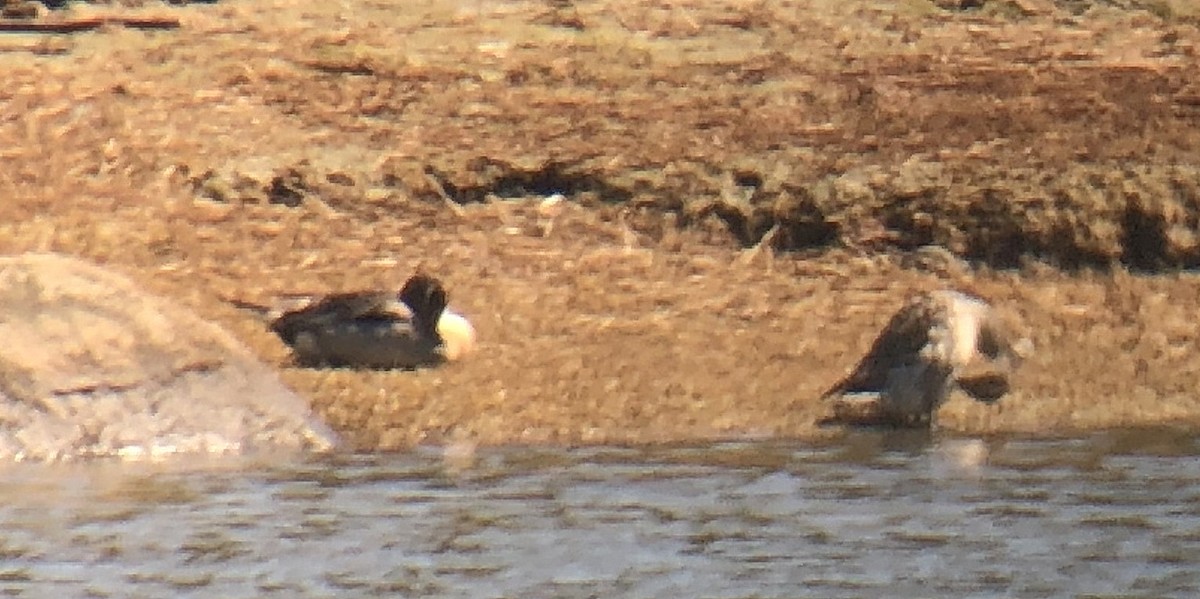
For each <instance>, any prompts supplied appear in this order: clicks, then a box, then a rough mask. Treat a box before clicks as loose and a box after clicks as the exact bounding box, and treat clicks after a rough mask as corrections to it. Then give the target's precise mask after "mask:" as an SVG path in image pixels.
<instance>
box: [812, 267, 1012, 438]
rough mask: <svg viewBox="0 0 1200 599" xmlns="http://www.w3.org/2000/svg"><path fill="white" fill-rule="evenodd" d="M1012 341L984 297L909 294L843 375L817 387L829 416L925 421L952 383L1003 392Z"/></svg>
mask: <svg viewBox="0 0 1200 599" xmlns="http://www.w3.org/2000/svg"><path fill="white" fill-rule="evenodd" d="M1027 344H1028V341H1023V342H1022V343H1021V344H1020V346H1019V347H1018V346H1014V345H1013V344H1012V343H1011V342H1010V335H1009V332H1008V330H1007V328H1006V326H1005V323H1003V322H1002V321H1001V320H1000V319H999V318H998V317H997V316H996V313H995V310H994V309H993V308H992V307H991V306H990V305H989V304H988V303H987V302H985V301H984V300H982V299H980V298H977V297H973V296H970V295H966V294H964V293H960V292H957V291H935V292H932V293H927V294H923V295H920V296H917V297H915V298H913V299H912V300H910V301H909V302H908V303H907V304H906V305H905V306H904V307H902V308H901V309H900V310H899V311H898V312H896V314H895V315H894V316H892V318H891V320H890V321H888V323H887V325H886V326H885V327H884V328H883V331H882V332H881V333H880V334H879V336H878V337H877V338H876V339H875V342H874V343H873V344H872V345H871V349H870V350H869V351H868V352H867V355H866V356H865V357H863V359H862V360H861V361H860V362H859V363H858V365H857V366H856V367H855V368H854V370H853V371H852V372H851V373H850V375H849V376H847V377H846V378H844V379H842V380H841V381H839V382H838V383H837V384H836V385H834V386H833V387H832V388H830V389H829V390H828V391H826V392H825V394H824V395H823V397H824V398H827V399H828V398H835V399H836V400H837V403H835V405H834V414H835V419H837V420H841V421H848V422H862V423H885V424H893V425H899V426H921V425H928V424H929V423H930V421H931V420H932V416H933V413H934V412H935V411H936V410H937V409H938V407H939V406H941V405H942V404H943V403H944V402H945V401H946V399H947V397H948V396H949V394H950V391H951V390H953V389H954V387H958V388H959V389H962V390H963V391H964V392H966V393H967V394H968V395H970V396H972V397H974V398H975V399H977V400H980V401H986V402H993V401H996V400H998V399H1000V398H1001V397H1002V396H1003V395H1004V394H1005V393H1007V392H1008V390H1009V387H1010V380H1011V375H1012V373H1013V371H1014V370H1015V368H1016V367H1017V366H1018V364H1019V363H1020V361H1021V353H1023V351H1018V350H1025V346H1026V345H1027Z"/></svg>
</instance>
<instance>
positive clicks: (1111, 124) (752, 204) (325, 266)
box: [0, 0, 1200, 449]
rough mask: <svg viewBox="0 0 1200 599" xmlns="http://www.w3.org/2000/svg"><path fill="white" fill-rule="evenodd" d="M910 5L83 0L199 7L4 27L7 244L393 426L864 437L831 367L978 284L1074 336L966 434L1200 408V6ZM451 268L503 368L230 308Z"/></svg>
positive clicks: (1165, 417) (432, 435)
mask: <svg viewBox="0 0 1200 599" xmlns="http://www.w3.org/2000/svg"><path fill="white" fill-rule="evenodd" d="M878 4H880V3H875V2H854V1H850V2H843V1H841V0H827V1H826V0H809V1H803V2H801V1H796V2H785V1H779V2H751V1H736V0H729V1H727V2H706V1H700V0H696V1H690V0H680V1H675V2H661V3H627V2H621V1H619V0H596V1H593V2H587V1H578V2H573V3H572V2H520V1H514V2H495V1H489V0H462V1H459V2H455V1H451V0H439V1H436V2H422V3H411V2H403V1H399V0H397V1H394V2H384V1H374V2H371V1H361V2H349V3H335V2H317V1H311V0H309V1H301V0H265V1H258V0H242V1H225V2H221V3H218V4H215V5H197V6H189V7H185V8H169V7H166V6H165V5H159V4H157V3H146V6H144V7H141V8H127V7H126V8H120V7H95V8H90V7H84V8H79V9H76V10H77V11H79V12H85V13H86V12H97V11H122V12H123V13H127V14H161V15H169V16H175V17H178V18H179V19H181V21H182V24H183V27H182V28H181V29H180V30H178V31H173V32H151V33H147V32H142V31H133V30H123V29H119V28H117V29H110V30H107V31H102V32H99V33H87V34H78V35H74V36H70V37H55V36H44V35H43V36H33V35H7V36H5V37H3V38H0V50H2V51H0V81H3V85H0V252H5V253H9V252H22V251H28V250H55V251H61V252H66V253H70V254H75V255H80V256H84V257H88V258H91V259H94V260H97V261H99V262H102V263H106V264H110V265H114V266H117V267H118V268H120V269H121V270H123V271H125V272H128V273H130V274H131V275H133V276H134V277H136V278H138V279H139V280H141V281H144V282H146V283H147V284H148V285H149V286H150V287H151V288H153V289H154V290H156V291H158V292H160V293H162V294H165V295H168V296H170V297H174V298H178V299H179V300H181V301H184V302H187V303H188V304H189V305H192V306H194V307H195V308H196V309H198V310H199V311H200V312H201V313H202V314H203V315H205V316H208V317H210V318H212V319H214V320H216V321H217V322H220V323H221V324H223V325H226V326H228V327H229V328H230V329H231V330H233V331H234V332H235V333H236V334H237V335H239V336H240V337H241V338H243V339H244V340H245V341H246V342H247V343H248V344H249V345H250V346H251V347H252V348H254V349H255V350H256V351H257V352H259V353H260V354H261V355H262V356H263V357H264V359H266V360H268V361H270V362H273V363H276V364H278V365H279V366H280V367H281V368H283V371H284V376H285V379H286V380H287V382H288V383H290V384H291V385H292V386H294V387H295V388H296V389H298V390H300V391H301V392H302V393H304V394H306V395H308V396H310V397H311V398H312V400H313V402H314V404H315V405H316V407H317V409H318V410H319V411H320V412H321V413H322V414H323V415H324V416H325V417H326V418H327V420H328V421H329V422H330V423H331V424H332V425H333V426H334V427H335V428H336V429H338V430H340V431H342V432H344V433H345V434H346V435H347V436H348V438H350V439H351V440H352V442H353V443H354V444H355V445H356V446H358V447H362V448H382V449H395V448H402V447H406V446H410V445H412V444H414V443H419V442H423V441H433V442H437V441H440V440H443V439H445V438H447V437H453V438H468V439H477V440H479V441H481V442H485V443H505V442H557V443H579V442H584V443H594V442H636V443H640V442H663V441H676V440H689V439H698V438H715V437H738V436H745V435H753V436H757V435H770V436H789V437H790V436H796V437H810V436H813V435H821V434H832V433H830V432H828V431H822V429H820V428H819V427H817V426H816V422H817V421H819V420H820V419H821V418H822V417H823V416H825V415H826V413H827V412H826V410H827V406H824V405H822V404H821V402H819V401H817V396H818V395H819V393H820V392H821V391H822V389H823V388H824V387H826V386H827V385H829V384H831V383H832V382H834V381H835V380H837V379H838V378H839V377H840V376H841V375H843V374H844V372H845V371H846V369H847V368H849V367H850V366H851V365H852V364H853V363H854V361H855V360H856V359H857V358H858V357H859V355H860V354H861V353H862V352H863V351H864V350H865V349H866V347H867V346H868V345H869V342H870V340H871V338H872V337H873V335H874V334H875V332H876V331H877V329H878V328H879V327H880V326H881V325H882V324H883V323H884V322H885V321H886V319H887V318H888V317H889V316H890V314H891V312H892V311H893V310H894V309H895V308H896V307H897V306H898V305H899V304H900V302H901V301H902V300H903V298H904V297H905V296H907V295H908V294H911V293H913V292H915V291H918V290H927V289H933V288H936V287H941V286H954V287H960V288H964V289H966V290H969V291H974V292H976V293H979V294H981V295H983V296H984V297H987V298H990V299H992V300H995V301H997V302H999V303H1001V304H1002V305H1004V306H1006V308H1007V309H1010V310H1012V311H1013V312H1014V313H1016V314H1018V315H1019V316H1021V317H1022V318H1023V319H1024V323H1025V329H1026V330H1025V333H1026V334H1027V335H1028V336H1029V337H1030V338H1031V339H1032V340H1033V342H1034V343H1035V345H1036V347H1037V348H1038V352H1037V353H1036V355H1035V356H1034V357H1033V358H1032V359H1031V360H1030V361H1029V362H1028V363H1027V365H1026V368H1024V370H1022V372H1021V373H1020V377H1019V380H1018V381H1017V384H1016V388H1015V393H1014V394H1013V395H1012V396H1010V397H1008V398H1006V399H1005V400H1003V401H1002V402H1001V403H1000V404H999V405H998V406H985V405H977V404H972V403H971V402H970V401H969V400H967V399H965V398H962V397H959V398H956V399H955V400H954V401H952V402H951V403H950V404H948V405H947V406H946V408H944V410H943V411H942V413H941V414H940V422H941V424H942V425H943V426H944V427H946V428H948V429H950V430H953V431H961V432H970V433H974V432H1021V433H1033V434H1059V433H1069V432H1073V431H1077V430H1080V429H1090V428H1097V427H1113V426H1143V425H1145V426H1150V425H1161V424H1170V425H1180V426H1192V425H1194V424H1196V423H1200V394H1197V393H1196V383H1197V381H1200V359H1198V356H1200V354H1198V352H1197V350H1198V348H1197V326H1196V323H1197V319H1198V317H1200V277H1198V276H1196V275H1195V274H1192V273H1188V272H1186V271H1180V270H1178V267H1181V266H1182V267H1190V266H1195V265H1197V264H1200V235H1197V224H1198V219H1200V216H1198V215H1200V166H1198V163H1197V156H1200V154H1198V153H1197V149H1198V147H1200V84H1198V83H1197V82H1196V80H1197V78H1196V77H1195V76H1194V74H1195V73H1197V72H1200V65H1198V64H1197V62H1198V60H1200V59H1198V58H1197V44H1198V43H1200V33H1198V32H1197V27H1196V24H1197V22H1198V20H1200V14H1197V13H1196V12H1195V11H1194V9H1192V12H1190V13H1189V12H1188V10H1189V7H1190V6H1191V4H1189V3H1188V2H1182V1H1181V2H1169V1H1163V2H1154V3H1136V2H1130V3H1124V4H1123V5H1121V6H1117V5H1116V3H1104V2H1095V3H1086V2H1062V3H1060V4H1059V5H1057V6H1056V5H1055V4H1054V3H1052V2H1049V1H1046V2H1039V1H1036V0H1026V1H1022V2H1015V1H1013V2H989V3H987V5H986V6H985V9H984V10H982V11H975V12H956V11H943V10H941V9H939V8H937V7H936V6H935V5H933V4H931V3H929V2H925V1H924V0H909V1H906V2H899V3H896V4H895V5H893V6H890V7H887V8H879V7H877V6H876V5H878ZM554 192H561V193H563V194H564V195H565V196H566V200H565V201H564V202H562V203H559V204H557V205H549V204H545V203H543V199H544V198H545V197H546V196H548V195H549V194H551V193H554ZM764 234H765V235H766V237H765V238H764ZM760 242H761V243H760ZM927 243H935V244H939V245H942V246H944V247H947V248H949V249H950V250H952V251H953V252H954V253H957V254H958V255H960V256H963V257H966V258H969V259H971V260H972V261H973V264H974V265H975V267H974V268H973V269H970V270H967V269H964V268H963V266H962V265H961V264H960V263H958V262H955V261H953V260H947V259H940V258H938V257H937V255H936V254H934V255H932V257H928V256H929V255H927V254H923V253H920V252H914V251H912V250H913V249H914V248H916V247H918V246H920V245H923V244H927ZM417 266H422V267H424V268H427V269H429V270H431V271H434V272H437V273H439V274H440V275H441V276H443V277H444V278H445V280H446V282H447V285H448V286H449V288H450V289H451V303H452V305H453V306H454V307H455V308H456V309H458V310H459V311H461V312H464V313H465V314H467V315H469V316H470V317H471V318H472V319H473V320H474V322H475V323H476V325H477V327H478V329H479V333H480V337H481V341H482V343H481V346H480V351H479V352H478V354H477V355H476V356H474V358H473V359H471V360H469V361H467V362H463V363H460V364H454V365H450V366H447V367H444V368H439V369H432V370H425V371H419V372H355V371H348V370H341V371H329V370H312V369H296V368H291V367H289V366H288V363H289V359H288V354H287V351H286V349H285V348H284V347H283V346H282V345H281V344H280V343H279V342H278V341H277V340H276V339H275V338H274V337H272V336H271V335H270V334H268V332H267V331H266V329H265V328H263V326H262V325H261V323H259V322H257V321H256V320H255V319H254V317H253V316H252V315H249V314H246V313H244V312H240V311H238V310H237V309H235V308H233V307H231V306H230V305H229V304H228V303H226V302H224V301H223V300H224V299H229V298H238V299H242V300H248V301H260V302H268V301H270V300H271V299H272V298H273V297H276V296H280V295H284V294H288V293H294V292H319V291H334V290H350V289H357V288H365V287H379V286H395V285H398V284H399V283H401V282H402V281H403V279H404V278H405V277H406V276H407V275H408V274H409V273H410V272H411V270H412V269H414V268H416V267H417ZM1014 267H1015V268H1014ZM993 268H995V269H994V270H993ZM1131 272H1133V273H1137V274H1130V273H1131ZM1155 273H1159V274H1155ZM1162 273H1166V274H1162Z"/></svg>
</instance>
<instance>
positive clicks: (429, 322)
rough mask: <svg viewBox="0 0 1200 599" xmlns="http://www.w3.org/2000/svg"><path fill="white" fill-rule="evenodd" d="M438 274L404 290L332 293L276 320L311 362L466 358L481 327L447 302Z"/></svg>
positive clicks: (370, 364)
mask: <svg viewBox="0 0 1200 599" xmlns="http://www.w3.org/2000/svg"><path fill="white" fill-rule="evenodd" d="M446 303H447V294H446V290H445V288H444V287H442V284H441V282H440V281H438V280H437V279H435V278H433V277H431V276H429V275H426V274H423V273H418V274H415V275H413V276H412V277H411V278H409V279H408V281H407V282H405V283H404V287H402V288H401V289H400V292H399V293H398V294H391V293H387V292H376V291H366V292H351V293H338V294H333V295H328V296H325V297H322V298H319V299H315V301H313V302H311V303H309V304H308V305H306V306H303V307H300V308H298V309H293V310H290V311H286V312H284V313H282V314H280V315H279V316H278V317H277V318H275V319H274V321H273V322H272V323H271V330H273V331H275V333H276V334H278V335H279V337H280V338H281V339H283V341H284V343H287V344H288V345H290V346H291V347H292V351H293V353H294V354H295V356H296V360H297V362H299V363H301V364H304V365H308V366H318V365H327V366H349V367H357V368H379V369H386V368H416V367H418V366H426V365H432V364H437V363H440V362H443V361H455V360H460V359H462V358H463V357H465V356H466V355H467V354H469V353H470V352H471V351H472V350H473V349H474V346H475V329H474V328H473V327H472V326H471V323H470V322H468V321H467V319H466V318H464V317H463V316H462V315H460V314H457V313H455V312H453V311H451V310H448V309H447V308H446Z"/></svg>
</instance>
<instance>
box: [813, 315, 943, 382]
mask: <svg viewBox="0 0 1200 599" xmlns="http://www.w3.org/2000/svg"><path fill="white" fill-rule="evenodd" d="M944 316H945V315H944V310H943V308H942V307H941V306H940V305H939V304H938V303H937V302H935V301H933V300H932V299H931V298H930V297H929V296H925V295H923V296H920V297H918V298H915V299H913V300H910V301H909V303H908V304H906V305H905V306H904V307H902V308H901V309H900V310H899V311H897V312H896V314H894V315H893V316H892V318H891V320H889V321H888V323H887V325H886V326H884V328H883V330H882V331H881V332H880V333H879V336H878V337H876V338H875V341H874V342H873V343H872V344H871V349H870V350H868V351H867V354H866V356H864V357H863V358H862V360H860V361H859V363H858V365H857V366H855V367H854V370H853V371H852V372H851V373H850V374H849V375H848V376H846V378H844V379H842V380H841V381H839V382H838V383H837V384H835V385H833V386H832V387H831V388H830V389H829V390H828V391H826V392H825V393H824V394H823V395H822V398H829V397H832V396H835V395H839V394H842V393H858V392H878V391H882V390H883V389H884V388H886V387H887V385H888V376H889V375H890V374H891V373H892V372H893V371H894V370H896V369H897V368H902V367H906V366H912V365H914V364H916V363H918V362H920V361H922V360H925V359H926V358H925V357H924V356H923V355H922V352H921V350H922V349H924V348H925V346H926V345H928V344H929V341H930V330H931V329H932V328H933V327H934V326H936V325H937V323H938V320H939V319H941V318H944Z"/></svg>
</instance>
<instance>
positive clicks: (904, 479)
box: [0, 432, 1200, 598]
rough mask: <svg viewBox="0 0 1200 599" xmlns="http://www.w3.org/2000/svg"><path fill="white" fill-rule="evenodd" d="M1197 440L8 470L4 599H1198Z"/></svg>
mask: <svg viewBox="0 0 1200 599" xmlns="http://www.w3.org/2000/svg"><path fill="white" fill-rule="evenodd" d="M1197 453H1198V451H1197V444H1196V438H1194V437H1192V436H1188V435H1179V434H1172V433H1163V432H1142V433H1116V434H1105V435H1099V436H1095V437H1090V438H1086V439H1076V440H1065V441H1023V440H1013V439H1007V440H988V441H981V440H972V439H957V438H943V439H939V438H936V437H935V438H930V437H928V435H925V436H922V435H914V434H896V433H892V434H883V433H874V432H863V433H854V434H853V435H851V436H849V437H847V438H845V439H842V440H840V441H838V442H836V443H831V444H827V445H811V444H809V445H804V444H788V443H779V442H762V443H724V444H715V445H708V446H703V447H673V448H651V449H621V448H591V449H575V450H560V449H545V448H512V449H499V450H481V451H480V452H478V453H477V454H476V455H475V456H474V460H473V461H465V460H462V459H455V460H453V461H448V460H446V459H444V458H443V456H442V454H441V452H439V451H436V450H428V451H417V452H414V453H410V454H402V455H381V456H374V455H373V456H348V457H337V458H323V459H320V460H317V461H293V462H270V461H261V460H260V461H254V462H250V461H241V462H237V463H228V462H225V463H222V464H201V465H192V466H191V467H190V469H188V470H181V469H180V468H179V467H178V466H177V465H176V466H172V467H170V468H167V467H164V466H153V465H146V464H142V465H136V464H116V463H104V462H98V463H91V464H77V465H58V466H46V465H14V466H8V467H5V468H4V470H3V472H4V477H5V483H4V485H3V488H2V489H0V495H2V501H0V593H3V594H5V595H13V596H36V597H41V596H53V597H69V596H94V597H103V596H113V597H139V596H145V597H165V596H188V595H193V596H220V597H271V596H278V597H332V596H389V597H391V596H411V597H416V596H429V597H522V598H524V597H806V596H807V597H880V596H885V595H887V596H907V597H916V596H922V597H971V596H978V597H995V596H1012V597H1061V596H1081V595H1082V596H1146V597H1161V596H1179V597H1185V596H1200V518H1198V517H1197V516H1198V514H1200V461H1198V460H1197V459H1196V458H1197Z"/></svg>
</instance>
